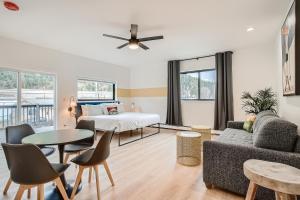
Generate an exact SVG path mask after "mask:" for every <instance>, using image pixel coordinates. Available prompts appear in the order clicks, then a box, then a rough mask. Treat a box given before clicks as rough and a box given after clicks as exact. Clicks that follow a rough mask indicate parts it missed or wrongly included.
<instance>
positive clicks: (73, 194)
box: [70, 166, 84, 199]
mask: <svg viewBox="0 0 300 200" xmlns="http://www.w3.org/2000/svg"><path fill="white" fill-rule="evenodd" d="M83 170H84V167H81V166H79V172H78V174H77V178H76V181H75V185H74V187H73V191H72V194H71V197H70V199H74V197H75V194H76V191H77V188H78V186H79V183H80V180H81V176H82V173H83Z"/></svg>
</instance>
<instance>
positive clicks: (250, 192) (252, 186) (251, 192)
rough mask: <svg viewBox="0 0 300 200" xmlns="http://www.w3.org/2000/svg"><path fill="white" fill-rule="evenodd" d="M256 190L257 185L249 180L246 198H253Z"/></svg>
mask: <svg viewBox="0 0 300 200" xmlns="http://www.w3.org/2000/svg"><path fill="white" fill-rule="evenodd" d="M256 190H257V185H256V184H255V183H254V182H252V181H250V184H249V187H248V191H247V196H246V200H254V199H255V195H256Z"/></svg>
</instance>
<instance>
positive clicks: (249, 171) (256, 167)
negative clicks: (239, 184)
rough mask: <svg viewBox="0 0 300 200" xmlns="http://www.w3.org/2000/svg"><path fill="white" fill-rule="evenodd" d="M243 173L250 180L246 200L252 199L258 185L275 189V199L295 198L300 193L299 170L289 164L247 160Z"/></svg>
mask: <svg viewBox="0 0 300 200" xmlns="http://www.w3.org/2000/svg"><path fill="white" fill-rule="evenodd" d="M244 174H245V176H246V177H247V178H248V179H249V180H250V184H249V188H248V192H247V196H246V200H254V199H255V194H256V190H257V187H258V186H262V187H265V188H268V189H270V190H273V191H275V197H276V200H296V199H297V196H296V195H300V170H299V169H297V168H295V167H291V166H289V165H285V164H281V163H274V162H267V161H262V160H247V161H246V162H245V163H244Z"/></svg>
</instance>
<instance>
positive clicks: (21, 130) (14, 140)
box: [5, 124, 55, 156]
mask: <svg viewBox="0 0 300 200" xmlns="http://www.w3.org/2000/svg"><path fill="white" fill-rule="evenodd" d="M5 134H6V143H8V144H22V139H23V138H25V137H27V136H29V135H33V134H35V131H34V130H33V128H32V127H31V126H30V125H29V124H21V125H17V126H8V127H6V129H5ZM39 148H40V149H41V150H42V152H43V154H44V155H45V156H50V155H51V154H53V153H54V151H55V148H53V147H45V146H39Z"/></svg>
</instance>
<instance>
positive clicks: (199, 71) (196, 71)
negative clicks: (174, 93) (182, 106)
mask: <svg viewBox="0 0 300 200" xmlns="http://www.w3.org/2000/svg"><path fill="white" fill-rule="evenodd" d="M207 71H215V72H216V69H215V68H212V69H201V70H194V71H184V72H180V75H181V74H191V73H198V98H196V99H185V98H181V94H180V99H181V100H183V101H215V98H214V99H201V96H200V94H201V79H200V74H201V73H202V72H207ZM216 79H217V77H216ZM216 79H215V80H216ZM180 84H181V83H180ZM180 87H181V85H180Z"/></svg>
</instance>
